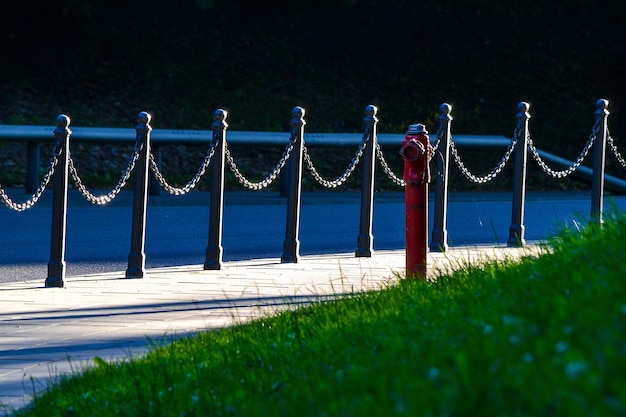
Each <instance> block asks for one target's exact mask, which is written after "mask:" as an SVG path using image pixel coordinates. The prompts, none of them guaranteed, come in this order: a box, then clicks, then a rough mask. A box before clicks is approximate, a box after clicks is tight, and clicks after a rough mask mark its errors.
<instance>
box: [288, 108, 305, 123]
mask: <svg viewBox="0 0 626 417" xmlns="http://www.w3.org/2000/svg"><path fill="white" fill-rule="evenodd" d="M304 114H305V111H304V109H303V108H302V107H300V106H296V107H294V108H293V110H291V122H290V124H291V126H292V127H296V126H304V125H305V124H306V121H305V120H304Z"/></svg>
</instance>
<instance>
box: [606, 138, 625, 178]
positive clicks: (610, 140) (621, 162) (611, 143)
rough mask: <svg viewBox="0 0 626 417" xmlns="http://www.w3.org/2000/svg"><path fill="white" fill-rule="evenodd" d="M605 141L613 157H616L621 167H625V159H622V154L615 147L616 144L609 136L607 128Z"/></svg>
mask: <svg viewBox="0 0 626 417" xmlns="http://www.w3.org/2000/svg"><path fill="white" fill-rule="evenodd" d="M606 141H607V143H608V144H609V146H610V147H611V151H613V155H615V159H617V162H619V164H620V165H621V166H622V168H624V169H626V160H624V157H623V156H622V154H621V153H620V152H619V150H618V149H617V145H616V144H615V141H614V140H613V138H612V137H611V134H610V133H609V129H608V128H607V129H606Z"/></svg>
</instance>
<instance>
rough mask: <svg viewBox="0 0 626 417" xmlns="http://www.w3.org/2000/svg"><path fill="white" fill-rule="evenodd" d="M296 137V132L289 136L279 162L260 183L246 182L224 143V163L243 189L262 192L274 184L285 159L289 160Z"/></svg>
mask: <svg viewBox="0 0 626 417" xmlns="http://www.w3.org/2000/svg"><path fill="white" fill-rule="evenodd" d="M296 135H297V133H296V132H294V133H292V134H291V137H290V138H289V143H288V144H287V146H286V147H285V151H284V152H283V155H282V156H281V157H280V160H279V161H278V163H277V164H276V166H274V168H273V169H272V172H270V173H269V174H268V175H267V177H265V179H263V180H262V181H259V182H252V181H250V180H248V179H247V178H246V177H245V176H244V175H243V174H242V173H241V172H240V171H239V168H238V167H237V164H235V160H234V159H233V157H232V155H231V154H230V150H229V149H228V147H227V145H226V143H224V153H225V157H226V162H227V163H228V167H229V168H230V170H231V172H232V173H233V174H234V175H235V177H236V178H237V180H238V181H239V182H240V183H241V184H242V185H243V186H244V187H246V188H248V189H250V190H254V191H259V190H262V189H264V188H267V187H268V186H269V185H270V184H271V183H272V182H274V180H275V179H276V177H278V175H279V174H280V171H282V169H283V167H284V166H285V163H286V162H287V159H289V157H290V156H291V151H292V150H293V146H294V144H295V140H296Z"/></svg>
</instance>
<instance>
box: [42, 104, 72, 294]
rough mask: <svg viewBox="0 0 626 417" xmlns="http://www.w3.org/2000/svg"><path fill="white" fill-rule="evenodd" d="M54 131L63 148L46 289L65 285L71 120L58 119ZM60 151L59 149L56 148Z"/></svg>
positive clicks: (60, 157) (56, 178)
mask: <svg viewBox="0 0 626 417" xmlns="http://www.w3.org/2000/svg"><path fill="white" fill-rule="evenodd" d="M56 121H57V128H56V129H55V130H54V136H55V137H56V139H57V141H56V146H57V147H61V152H60V153H59V155H58V157H57V166H56V168H55V176H54V195H53V197H52V233H51V235H50V261H49V262H48V277H47V278H46V283H45V285H46V287H58V288H62V287H63V286H64V285H65V282H64V280H65V235H66V232H67V227H66V226H67V188H68V184H67V183H68V167H69V152H68V150H69V147H70V135H71V134H72V131H71V130H70V128H69V126H70V118H69V117H67V116H66V115H64V114H61V115H59V116H58V117H57V120H56ZM55 149H58V148H55Z"/></svg>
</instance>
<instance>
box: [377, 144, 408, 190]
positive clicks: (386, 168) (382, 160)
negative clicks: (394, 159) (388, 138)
mask: <svg viewBox="0 0 626 417" xmlns="http://www.w3.org/2000/svg"><path fill="white" fill-rule="evenodd" d="M376 156H377V157H378V160H379V161H380V165H381V166H382V167H383V172H384V173H385V175H387V177H389V179H390V180H391V181H393V183H394V184H396V185H399V186H400V187H404V186H405V185H406V183H405V182H404V180H403V179H402V178H399V177H398V176H396V174H394V173H393V171H392V170H391V168H389V164H388V163H387V161H386V160H385V156H384V155H383V150H382V149H381V147H380V144H378V143H377V144H376Z"/></svg>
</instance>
